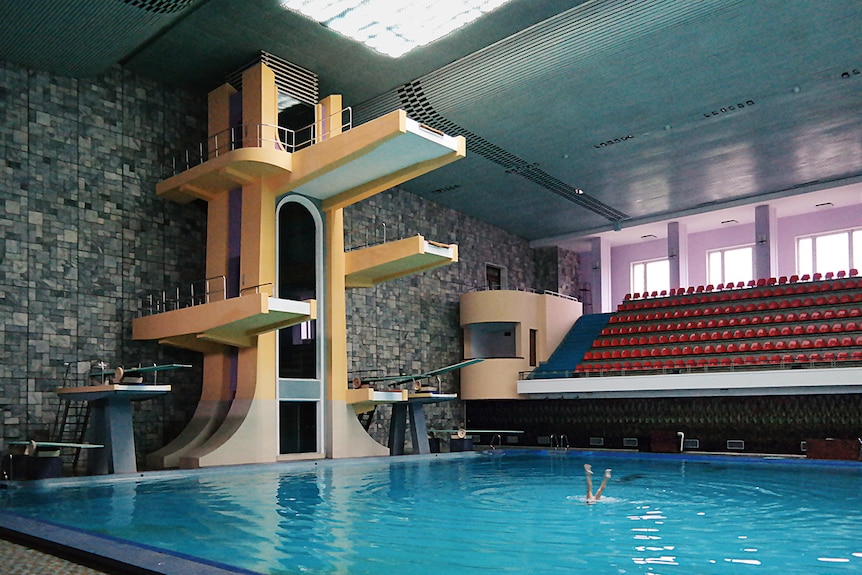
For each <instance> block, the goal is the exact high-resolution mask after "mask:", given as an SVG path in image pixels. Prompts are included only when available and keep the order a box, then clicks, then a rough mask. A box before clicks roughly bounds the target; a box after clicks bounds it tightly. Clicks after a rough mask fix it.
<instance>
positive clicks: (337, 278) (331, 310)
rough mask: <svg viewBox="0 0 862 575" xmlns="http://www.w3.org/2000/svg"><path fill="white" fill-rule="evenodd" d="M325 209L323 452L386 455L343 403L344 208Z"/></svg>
mask: <svg viewBox="0 0 862 575" xmlns="http://www.w3.org/2000/svg"><path fill="white" fill-rule="evenodd" d="M325 213H326V253H327V258H326V263H327V266H326V273H325V275H326V305H325V308H326V312H325V317H326V334H327V338H326V346H325V347H326V381H327V382H328V383H329V385H328V386H327V391H326V392H327V401H326V404H327V405H326V408H327V409H326V411H327V412H328V413H329V417H328V418H327V429H326V431H327V433H326V452H327V453H328V454H329V456H330V457H332V458H341V457H360V456H367V455H387V454H388V453H389V449H388V448H386V447H385V446H383V445H381V444H380V443H378V442H377V441H375V440H374V439H373V438H372V437H371V436H370V435H368V432H367V431H366V430H365V429H364V428H363V427H362V424H361V423H359V418H357V417H356V411H355V409H354V407H353V405H351V404H348V403H347V389H348V378H347V297H346V286H345V269H346V268H345V256H344V210H343V209H342V208H335V209H332V210H329V211H327V212H325Z"/></svg>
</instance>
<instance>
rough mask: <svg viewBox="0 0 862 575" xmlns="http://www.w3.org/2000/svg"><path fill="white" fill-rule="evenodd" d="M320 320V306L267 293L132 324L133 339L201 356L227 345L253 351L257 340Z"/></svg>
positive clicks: (312, 302) (150, 318) (236, 298)
mask: <svg viewBox="0 0 862 575" xmlns="http://www.w3.org/2000/svg"><path fill="white" fill-rule="evenodd" d="M316 318H317V302H316V301H314V300H307V301H293V300H285V299H278V298H274V297H269V296H268V295H267V294H264V293H255V294H247V295H243V296H241V297H235V298H231V299H226V300H221V301H216V302H210V303H205V304H201V305H196V306H193V307H186V308H182V309H177V310H173V311H167V312H163V313H159V314H155V315H149V316H144V317H138V318H135V319H134V320H132V339H136V340H158V341H159V343H164V344H168V345H173V346H175V347H181V348H184V349H190V350H193V351H199V352H204V353H207V352H212V351H215V350H216V349H217V348H219V347H220V346H223V345H230V346H235V347H251V346H253V345H254V338H255V337H256V336H258V335H260V334H262V333H267V332H271V331H275V330H277V329H281V328H284V327H290V326H292V325H296V324H300V323H303V322H306V321H310V320H312V319H316Z"/></svg>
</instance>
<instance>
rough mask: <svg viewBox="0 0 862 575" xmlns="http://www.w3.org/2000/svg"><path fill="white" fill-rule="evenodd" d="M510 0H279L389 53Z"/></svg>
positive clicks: (463, 23) (415, 45) (405, 49)
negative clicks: (394, 0)
mask: <svg viewBox="0 0 862 575" xmlns="http://www.w3.org/2000/svg"><path fill="white" fill-rule="evenodd" d="M508 1H509V0H412V1H407V2H400V3H393V2H391V0H282V2H281V5H282V6H284V7H285V8H287V9H289V10H293V11H295V12H299V13H300V14H302V15H303V16H306V17H308V18H311V19H312V20H316V21H317V22H320V23H321V24H323V25H324V26H326V27H327V28H330V29H332V30H334V31H336V32H338V33H340V34H342V35H344V36H347V37H348V38H352V39H354V40H357V41H359V42H362V43H363V44H365V45H366V46H368V47H369V48H371V49H372V50H375V51H376V52H379V53H381V54H385V55H387V56H390V57H392V58H398V57H399V56H402V55H404V54H406V53H407V52H409V51H411V50H413V49H414V48H418V47H419V46H424V45H426V44H430V43H431V42H433V41H434V40H437V39H438V38H442V37H443V36H445V35H447V34H449V33H450V32H452V31H454V30H457V29H458V28H461V27H463V26H466V25H467V24H469V23H470V22H473V21H474V20H476V19H477V18H479V17H480V16H482V15H483V14H487V13H488V12H490V11H492V10H494V9H495V8H498V7H499V6H502V5H503V4H505V3H506V2H508Z"/></svg>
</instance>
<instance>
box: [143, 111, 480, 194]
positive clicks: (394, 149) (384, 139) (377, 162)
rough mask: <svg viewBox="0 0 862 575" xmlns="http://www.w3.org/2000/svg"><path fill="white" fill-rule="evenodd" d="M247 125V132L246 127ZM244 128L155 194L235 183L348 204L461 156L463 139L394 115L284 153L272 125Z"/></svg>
mask: <svg viewBox="0 0 862 575" xmlns="http://www.w3.org/2000/svg"><path fill="white" fill-rule="evenodd" d="M244 128H245V127H244ZM247 128H249V129H250V128H256V131H255V130H252V131H253V132H254V134H256V136H253V137H251V138H249V137H247V135H248V131H249V130H248V129H245V130H243V133H244V134H245V136H243V139H242V143H241V144H239V145H240V146H241V147H237V146H235V145H233V143H231V144H229V145H228V146H227V149H226V150H224V148H225V146H224V145H222V146H221V147H219V146H217V145H216V146H211V147H212V148H213V149H214V150H222V151H219V152H218V153H216V152H214V151H213V152H209V154H208V156H207V159H206V161H203V162H202V163H199V164H197V165H194V166H190V167H188V169H185V170H184V171H181V172H179V173H176V174H174V175H172V176H170V177H168V178H167V179H165V180H162V181H161V182H159V184H157V186H156V193H157V194H158V195H159V196H160V197H163V198H165V199H168V200H172V201H175V202H179V203H188V202H191V201H193V200H199V199H200V200H206V201H209V200H210V199H212V198H213V197H214V196H215V195H217V194H219V193H221V192H224V191H228V190H231V189H234V188H237V187H239V186H243V185H248V184H250V183H253V182H260V183H261V184H262V185H264V186H266V187H267V188H269V189H271V190H272V191H274V192H275V193H276V194H283V193H287V192H291V191H292V192H296V193H299V194H303V195H306V196H309V197H312V198H316V199H318V200H322V201H323V207H324V209H337V208H342V207H346V206H348V205H350V204H353V203H355V202H358V201H360V200H362V199H365V198H367V197H370V196H372V195H374V194H376V193H378V192H381V191H383V190H386V189H389V188H391V187H393V186H396V185H398V184H400V183H403V182H405V181H408V180H410V179H413V178H415V177H418V176H420V175H422V174H425V173H427V172H430V171H432V170H434V169H436V168H438V167H440V166H443V165H446V164H448V163H450V162H453V161H455V160H458V159H460V158H463V157H464V156H465V155H466V149H467V146H466V140H465V139H464V138H463V137H462V136H457V137H452V136H447V135H446V134H444V133H442V132H440V131H438V130H435V129H433V128H430V127H428V126H425V125H423V124H420V123H419V122H416V121H415V120H411V119H410V118H408V117H407V113H406V112H405V111H404V110H395V111H393V112H390V113H389V114H386V115H384V116H381V117H379V118H376V119H374V120H371V121H370V122H366V123H365V124H362V125H360V126H357V127H355V128H351V129H349V130H345V131H342V132H341V133H336V134H333V135H329V136H328V137H327V138H326V139H322V140H321V141H317V142H315V143H314V144H313V145H311V146H308V147H305V148H302V149H299V150H296V151H294V152H288V151H286V149H287V148H285V147H284V146H283V145H282V144H281V142H280V139H279V136H278V130H280V128H277V127H275V126H255V127H247Z"/></svg>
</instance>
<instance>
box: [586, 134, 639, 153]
mask: <svg viewBox="0 0 862 575" xmlns="http://www.w3.org/2000/svg"><path fill="white" fill-rule="evenodd" d="M633 139H634V135H632V134H629V135H628V136H623V137H622V138H614V139H612V140H605V141H604V142H599V143H598V144H593V147H594V148H596V149H597V150H603V149H605V148H610V147H611V146H613V145H615V144H622V143H623V142H627V141H629V140H633Z"/></svg>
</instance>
